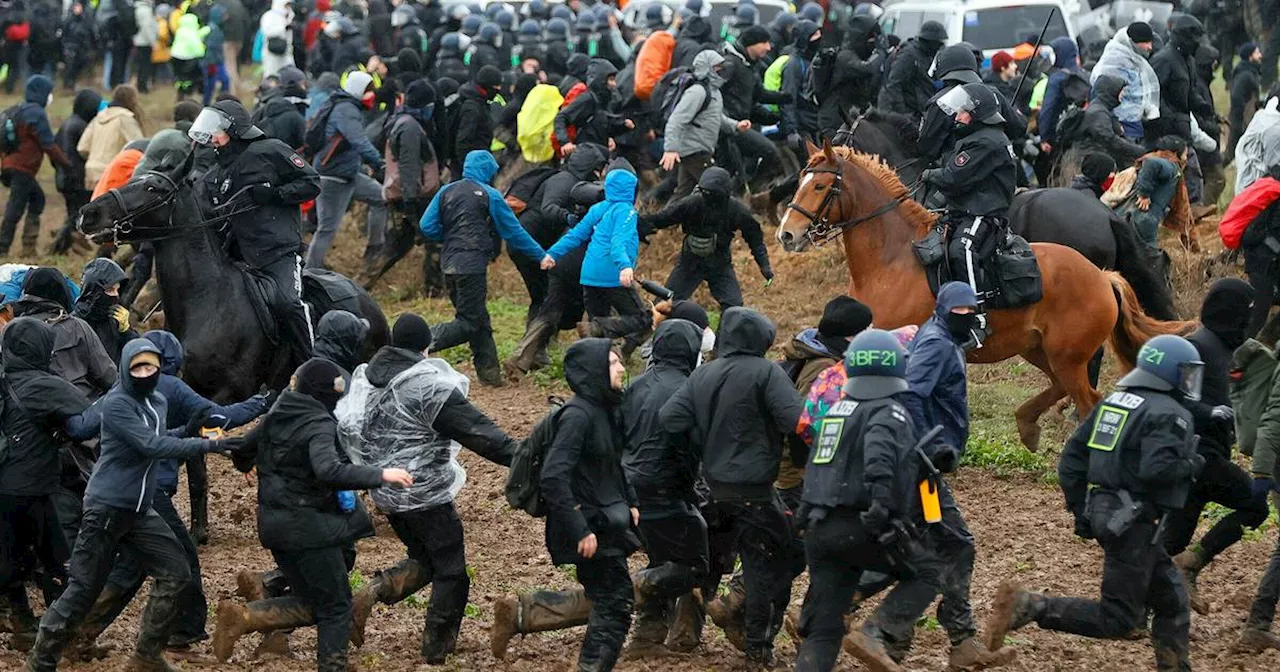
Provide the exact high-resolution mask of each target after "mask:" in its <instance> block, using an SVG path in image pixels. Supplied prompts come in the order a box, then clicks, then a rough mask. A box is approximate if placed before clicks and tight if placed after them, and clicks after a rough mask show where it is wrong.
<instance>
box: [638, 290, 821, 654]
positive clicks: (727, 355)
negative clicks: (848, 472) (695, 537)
mask: <svg viewBox="0 0 1280 672" xmlns="http://www.w3.org/2000/svg"><path fill="white" fill-rule="evenodd" d="M776 333H777V332H776V331H775V328H774V326H773V323H771V322H770V321H769V320H768V319H767V318H765V317H764V316H763V315H760V314H759V313H757V312H755V311H753V310H749V309H746V308H730V309H729V310H726V311H725V312H724V314H723V316H722V317H721V319H720V331H719V335H718V337H717V339H716V359H715V360H714V361H712V362H709V363H707V364H704V365H702V366H700V367H698V368H697V369H695V370H694V372H693V374H692V375H691V376H689V380H688V381H686V382H685V384H684V385H683V386H681V387H680V389H679V390H678V391H677V392H676V393H675V394H674V395H673V396H672V397H671V399H670V400H669V401H667V403H666V404H665V405H664V406H663V407H662V411H661V420H662V425H663V429H664V430H665V431H666V433H667V434H668V436H669V437H670V439H669V440H672V441H676V442H679V443H687V445H688V449H687V450H688V459H689V460H691V461H692V462H695V463H696V462H697V461H700V462H701V470H702V475H703V477H704V478H705V479H706V483H707V486H708V488H709V489H710V493H711V503H710V504H709V505H708V507H707V509H706V510H704V516H706V517H708V519H711V518H715V519H716V520H719V521H721V523H720V525H718V527H720V528H722V531H721V532H719V533H718V534H717V535H716V536H717V537H719V539H715V538H713V539H712V540H711V541H710V543H711V547H712V549H713V557H719V556H720V555H721V553H722V552H723V550H724V549H723V548H720V547H719V546H722V545H724V544H725V543H726V541H727V539H728V538H732V539H733V540H734V541H733V542H732V546H733V550H735V551H736V552H737V553H738V555H739V556H740V557H741V559H742V571H743V574H744V578H745V582H746V603H745V614H744V621H745V623H744V630H745V638H746V644H745V647H746V648H745V653H746V657H747V661H748V662H750V663H753V664H764V665H768V664H770V662H771V661H772V659H773V640H774V636H775V635H776V633H777V632H778V630H779V628H780V627H781V624H782V616H783V611H785V608H786V602H787V601H788V600H790V598H791V583H790V581H788V580H787V579H788V577H789V568H788V564H789V552H790V545H791V532H790V529H789V527H788V525H789V524H788V522H787V519H786V515H785V512H784V511H783V508H782V504H781V502H780V500H779V499H778V497H777V492H776V491H775V490H774V487H773V483H774V481H775V480H776V479H777V476H778V466H779V459H780V456H781V454H782V450H783V445H784V441H785V437H786V435H788V434H791V433H793V432H794V431H795V428H796V423H797V421H798V420H799V418H800V411H801V410H802V408H803V401H802V399H801V398H800V396H799V395H798V394H796V391H795V387H794V385H793V384H792V382H791V380H790V379H788V378H787V375H786V374H785V373H783V371H782V369H781V368H780V367H779V366H777V365H776V364H774V363H773V362H771V361H769V360H767V359H765V358H764V354H765V353H766V352H767V351H768V349H769V347H770V346H771V345H772V344H773V340H774V337H775V335H776ZM731 570H732V567H731V566H730V567H728V568H725V567H723V566H720V567H713V568H712V569H711V573H710V575H709V576H708V577H707V581H706V582H704V583H703V585H702V593H703V594H704V595H711V594H715V592H716V587H717V586H718V585H719V582H720V578H721V574H722V573H723V572H725V571H731ZM708 612H712V613H713V617H714V612H715V610H713V607H712V605H708ZM717 624H719V622H717Z"/></svg>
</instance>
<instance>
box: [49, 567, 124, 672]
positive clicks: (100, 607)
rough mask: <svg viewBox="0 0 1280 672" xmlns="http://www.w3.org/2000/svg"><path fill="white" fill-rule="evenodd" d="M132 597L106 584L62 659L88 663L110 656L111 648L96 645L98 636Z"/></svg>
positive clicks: (115, 586) (117, 587)
mask: <svg viewBox="0 0 1280 672" xmlns="http://www.w3.org/2000/svg"><path fill="white" fill-rule="evenodd" d="M132 597H133V595H132V594H131V593H128V592H126V591H124V590H123V589H121V587H120V586H117V585H115V584H112V583H108V584H107V585H106V586H104V587H103V588H102V592H101V593H98V599H97V601H95V602H94V603H93V608H91V609H90V610H89V613H88V615H86V616H85V617H84V621H83V622H81V623H80V627H79V628H77V629H76V633H75V635H74V636H73V637H72V638H71V641H70V642H68V643H67V649H66V651H64V652H63V657H64V658H66V659H67V660H71V661H75V662H89V661H92V660H100V659H102V658H106V657H107V656H108V655H110V654H111V647H109V646H98V645H97V641H98V636H99V635H101V634H102V633H103V631H105V630H106V629H107V627H108V626H110V625H111V622H112V621H114V620H115V617H116V615H117V614H119V613H120V611H121V610H122V609H123V608H124V606H125V605H124V603H126V602H128V601H129V600H130V599H132Z"/></svg>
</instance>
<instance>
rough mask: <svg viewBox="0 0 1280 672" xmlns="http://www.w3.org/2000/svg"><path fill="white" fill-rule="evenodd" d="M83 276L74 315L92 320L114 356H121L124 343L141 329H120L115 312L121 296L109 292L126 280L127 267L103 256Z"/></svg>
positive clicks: (91, 264)
mask: <svg viewBox="0 0 1280 672" xmlns="http://www.w3.org/2000/svg"><path fill="white" fill-rule="evenodd" d="M83 280H84V285H83V287H82V290H81V292H80V298H79V299H76V309H75V311H74V315H75V316H76V317H78V318H80V319H82V320H84V321H85V322H87V323H88V324H89V326H90V327H91V328H92V329H93V333H95V334H97V335H98V340H99V341H101V342H102V349H103V350H106V352H107V355H108V356H110V357H111V359H113V360H114V359H120V351H121V350H123V349H124V344H125V343H128V342H129V341H132V340H133V339H135V338H137V337H138V332H137V330H136V329H133V328H132V327H130V328H129V329H126V330H124V331H121V330H120V323H119V322H117V321H116V318H115V315H114V314H113V313H114V312H115V309H116V307H118V306H119V305H120V298H119V296H108V295H107V293H106V289H107V288H108V287H110V286H112V285H116V284H120V283H122V282H124V281H125V274H124V270H123V269H121V268H120V265H119V264H117V263H116V262H114V261H112V260H110V259H107V258H105V257H102V258H98V259H94V260H93V261H91V262H89V263H88V264H86V265H85V267H84V278H83Z"/></svg>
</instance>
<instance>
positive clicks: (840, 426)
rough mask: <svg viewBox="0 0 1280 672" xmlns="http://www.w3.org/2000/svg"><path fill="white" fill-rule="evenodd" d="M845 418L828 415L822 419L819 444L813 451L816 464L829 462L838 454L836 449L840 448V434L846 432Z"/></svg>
mask: <svg viewBox="0 0 1280 672" xmlns="http://www.w3.org/2000/svg"><path fill="white" fill-rule="evenodd" d="M844 421H845V418H833V417H831V416H830V415H828V416H827V417H826V418H823V420H822V427H821V428H819V429H818V442H817V443H818V446H817V450H815V451H813V463H814V464H828V463H830V462H831V460H832V459H833V458H834V457H835V456H836V450H838V449H839V448H840V436H841V435H842V434H844Z"/></svg>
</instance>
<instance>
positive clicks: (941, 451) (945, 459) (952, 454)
mask: <svg viewBox="0 0 1280 672" xmlns="http://www.w3.org/2000/svg"><path fill="white" fill-rule="evenodd" d="M929 461H930V462H933V466H934V468H935V469H937V470H938V471H941V472H942V473H944V474H949V473H951V472H953V471H955V470H956V467H958V466H960V452H959V451H957V450H956V449H955V448H952V447H951V446H939V447H938V448H937V450H935V451H934V452H933V457H932V458H930V460H929Z"/></svg>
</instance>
